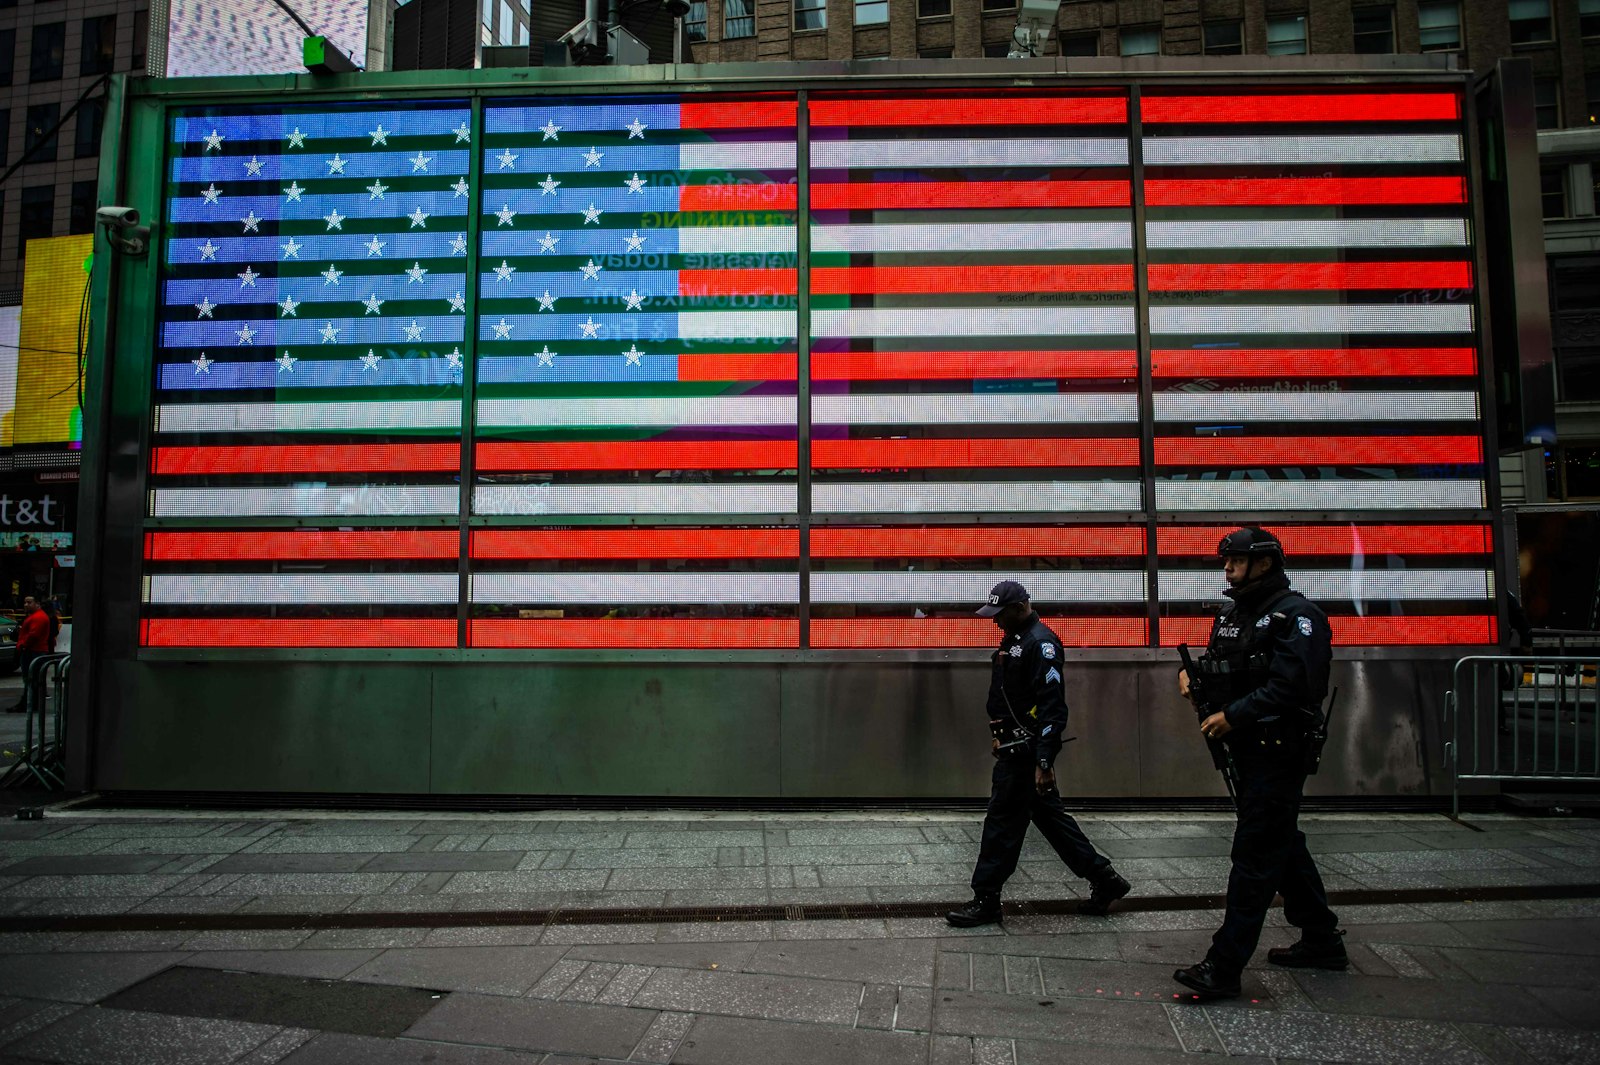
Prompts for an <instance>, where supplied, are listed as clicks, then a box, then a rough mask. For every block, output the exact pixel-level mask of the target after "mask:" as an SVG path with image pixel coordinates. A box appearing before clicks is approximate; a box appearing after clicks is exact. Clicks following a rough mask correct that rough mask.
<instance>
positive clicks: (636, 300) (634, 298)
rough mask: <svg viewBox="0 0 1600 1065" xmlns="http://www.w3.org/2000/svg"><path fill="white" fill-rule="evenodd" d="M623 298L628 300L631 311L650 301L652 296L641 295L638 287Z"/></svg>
mask: <svg viewBox="0 0 1600 1065" xmlns="http://www.w3.org/2000/svg"><path fill="white" fill-rule="evenodd" d="M622 298H623V300H624V301H626V302H627V304H628V310H630V311H636V310H638V309H639V308H640V307H643V306H644V305H645V304H646V303H648V302H649V301H650V297H648V296H641V295H639V290H638V289H634V290H633V291H632V292H630V293H628V294H627V295H626V296H624V297H622Z"/></svg>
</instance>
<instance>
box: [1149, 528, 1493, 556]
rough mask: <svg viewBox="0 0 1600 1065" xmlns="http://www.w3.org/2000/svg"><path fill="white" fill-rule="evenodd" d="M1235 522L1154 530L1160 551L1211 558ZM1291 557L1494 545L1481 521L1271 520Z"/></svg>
mask: <svg viewBox="0 0 1600 1065" xmlns="http://www.w3.org/2000/svg"><path fill="white" fill-rule="evenodd" d="M1234 528H1235V526H1231V525H1230V526H1222V525H1204V526H1202V525H1171V526H1161V527H1160V528H1158V529H1157V530H1156V547H1157V552H1158V553H1159V554H1160V555H1161V556H1162V557H1164V558H1165V557H1181V556H1189V557H1193V556H1200V557H1204V558H1215V557H1216V555H1217V544H1218V543H1219V542H1221V540H1222V538H1223V537H1224V536H1226V535H1227V534H1228V533H1230V532H1232V531H1233V530H1234ZM1271 531H1272V532H1273V533H1274V534H1275V535H1276V536H1277V537H1278V539H1280V540H1282V541H1283V550H1284V553H1285V554H1287V555H1288V556H1289V557H1290V558H1291V559H1292V558H1293V557H1294V556H1296V555H1355V554H1359V553H1362V552H1366V553H1372V554H1395V555H1486V554H1488V553H1489V552H1490V551H1492V550H1493V549H1494V540H1493V534H1492V533H1491V531H1490V528H1489V526H1487V525H1303V526H1277V525H1274V526H1273V527H1272V529H1271Z"/></svg>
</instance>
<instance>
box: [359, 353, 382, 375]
mask: <svg viewBox="0 0 1600 1065" xmlns="http://www.w3.org/2000/svg"><path fill="white" fill-rule="evenodd" d="M382 361H383V356H382V355H379V354H378V353H377V352H376V351H373V350H372V349H371V348H368V349H367V353H366V354H365V355H363V356H361V372H362V373H366V372H367V371H368V370H376V369H377V368H378V363H380V362H382Z"/></svg>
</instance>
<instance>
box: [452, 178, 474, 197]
mask: <svg viewBox="0 0 1600 1065" xmlns="http://www.w3.org/2000/svg"><path fill="white" fill-rule="evenodd" d="M450 187H451V188H452V189H454V190H455V193H456V196H465V195H466V194H467V192H468V190H469V189H470V188H471V186H469V185H468V184H467V179H466V178H460V179H459V180H457V181H456V183H455V184H454V185H451V186H450ZM454 198H455V197H454V196H452V197H451V199H454Z"/></svg>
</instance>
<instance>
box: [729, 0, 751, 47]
mask: <svg viewBox="0 0 1600 1065" xmlns="http://www.w3.org/2000/svg"><path fill="white" fill-rule="evenodd" d="M755 35H756V0H723V4H722V39H723V40H725V41H726V40H728V39H730V38H733V37H754V36H755Z"/></svg>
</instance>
